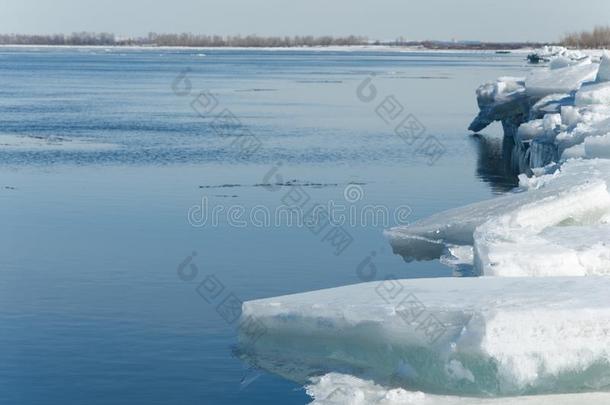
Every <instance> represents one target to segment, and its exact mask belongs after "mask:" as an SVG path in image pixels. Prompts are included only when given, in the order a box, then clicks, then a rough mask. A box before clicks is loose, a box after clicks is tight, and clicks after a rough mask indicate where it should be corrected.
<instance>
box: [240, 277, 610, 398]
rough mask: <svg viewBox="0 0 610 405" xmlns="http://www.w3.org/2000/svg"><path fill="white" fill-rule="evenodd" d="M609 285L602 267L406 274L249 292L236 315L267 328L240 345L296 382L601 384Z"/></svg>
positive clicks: (468, 386) (480, 392)
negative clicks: (336, 376)
mask: <svg viewBox="0 0 610 405" xmlns="http://www.w3.org/2000/svg"><path fill="white" fill-rule="evenodd" d="M609 288H610V278H607V277H578V278H574V277H561V278H558V277H540V278H532V277H523V278H513V277H474V278H450V279H448V278H436V279H405V280H392V281H383V282H370V283H363V284H356V285H351V286H345V287H338V288H332V289H327V290H319V291H312V292H308V293H301V294H293V295H289V296H283V297H276V298H268V299H261V300H255V301H248V302H246V303H244V305H243V317H244V319H252V318H254V319H256V321H257V322H258V323H259V324H260V325H263V326H264V330H265V333H264V334H262V335H256V336H254V337H253V336H251V335H249V334H248V333H247V331H246V329H245V328H243V329H242V330H240V347H241V351H240V354H241V356H242V358H243V359H244V360H246V361H247V362H249V363H251V364H253V365H256V366H257V367H261V368H263V369H266V370H269V371H271V372H274V373H276V374H279V375H282V376H284V377H285V378H288V379H290V380H293V381H296V382H298V383H303V384H304V383H306V382H307V381H308V380H309V379H310V378H311V377H312V376H316V375H322V374H326V373H330V372H341V373H344V374H350V375H354V376H357V377H360V378H365V379H371V380H374V381H375V382H376V383H377V384H380V385H383V386H386V387H403V388H407V387H408V388H409V389H411V390H421V391H424V392H427V393H431V394H437V395H470V396H502V395H528V394H532V395H533V394H549V393H569V392H581V391H598V390H603V389H605V388H608V381H610V380H609V379H610V340H609V339H608V335H609V334H610V306H609V305H608V298H607V291H608V289H609ZM430 319H432V320H434V321H435V322H431V321H430Z"/></svg>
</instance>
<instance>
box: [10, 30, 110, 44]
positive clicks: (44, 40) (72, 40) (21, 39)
mask: <svg viewBox="0 0 610 405" xmlns="http://www.w3.org/2000/svg"><path fill="white" fill-rule="evenodd" d="M0 44H1V45H118V44H119V43H118V41H117V39H116V38H115V36H114V34H109V33H105V32H102V33H92V32H75V33H73V34H70V35H65V34H53V35H23V34H0Z"/></svg>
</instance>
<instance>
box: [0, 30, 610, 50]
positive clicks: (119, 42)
mask: <svg viewBox="0 0 610 405" xmlns="http://www.w3.org/2000/svg"><path fill="white" fill-rule="evenodd" d="M604 30H605V31H604ZM601 31H603V32H605V33H606V35H608V31H610V29H609V28H603V29H601V28H596V30H595V31H594V33H595V32H597V34H595V35H597V36H595V38H598V37H599V36H600V32H601ZM571 35H576V36H579V37H580V36H584V37H587V38H588V35H594V34H588V33H580V34H571ZM570 38H571V37H570ZM606 42H608V40H606ZM595 43H596V42H595ZM0 45H81V46H84V45H99V46H125V45H138V46H187V47H206V48H208V47H266V48H275V47H308V46H331V45H335V46H347V45H385V46H411V47H422V48H427V49H480V50H483V49H518V48H523V47H538V46H541V45H543V44H540V43H529V42H479V41H407V40H406V39H405V38H403V37H399V38H397V39H395V40H390V41H378V40H377V41H369V40H368V38H366V37H363V36H356V35H349V36H343V37H333V36H329V35H326V36H313V35H303V36H298V35H297V36H283V37H280V36H270V37H266V36H259V35H245V36H242V35H228V36H222V35H198V34H191V33H182V34H157V33H154V32H151V33H149V34H148V35H147V36H145V37H134V38H122V37H118V36H116V35H114V34H111V33H106V32H102V33H93V32H75V33H72V34H67V35H66V34H54V35H23V34H0ZM570 46H577V45H570ZM594 46H599V45H594Z"/></svg>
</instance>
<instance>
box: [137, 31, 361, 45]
mask: <svg viewBox="0 0 610 405" xmlns="http://www.w3.org/2000/svg"><path fill="white" fill-rule="evenodd" d="M147 42H148V43H149V44H154V45H157V46H200V47H217V46H229V47H293V46H331V45H339V46H342V45H364V44H367V43H368V39H367V38H365V37H359V36H355V35H350V36H347V37H332V36H319V37H314V36H312V35H306V36H293V37H289V36H284V37H263V36H259V35H246V36H241V35H234V36H220V35H194V34H187V33H183V34H156V33H150V34H148V38H147Z"/></svg>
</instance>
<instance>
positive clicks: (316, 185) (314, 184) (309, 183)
mask: <svg viewBox="0 0 610 405" xmlns="http://www.w3.org/2000/svg"><path fill="white" fill-rule="evenodd" d="M346 184H347V183H346ZM349 184H356V185H359V186H364V185H366V183H362V182H350V183H349ZM340 185H341V184H340V183H318V182H312V181H303V180H297V179H292V180H288V181H282V182H276V183H256V184H217V185H203V186H199V188H232V187H270V186H280V187H282V186H301V187H313V188H322V187H339V186H340Z"/></svg>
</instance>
